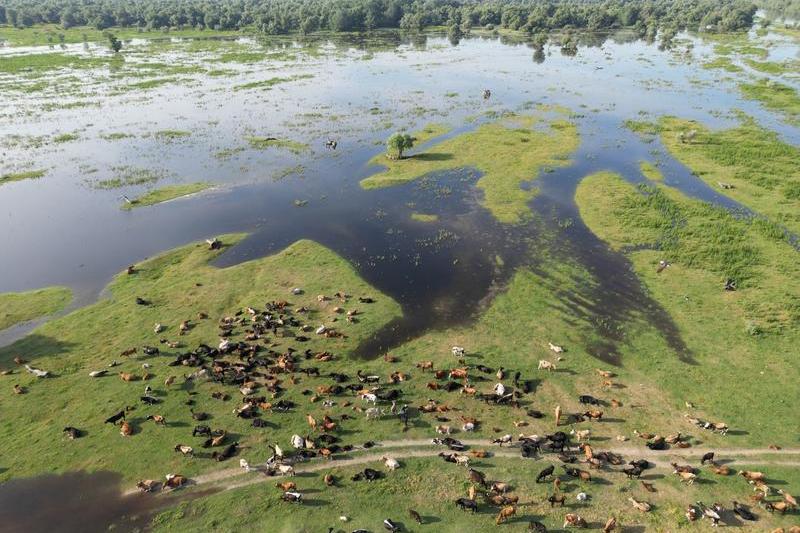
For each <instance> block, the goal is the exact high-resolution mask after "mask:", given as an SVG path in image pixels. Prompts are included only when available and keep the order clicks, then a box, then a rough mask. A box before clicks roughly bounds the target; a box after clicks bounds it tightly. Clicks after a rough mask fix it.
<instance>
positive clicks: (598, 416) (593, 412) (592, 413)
mask: <svg viewBox="0 0 800 533" xmlns="http://www.w3.org/2000/svg"><path fill="white" fill-rule="evenodd" d="M583 416H585V417H586V418H588V419H590V420H602V418H603V411H600V410H598V409H590V410H588V411H586V412H585V413H583Z"/></svg>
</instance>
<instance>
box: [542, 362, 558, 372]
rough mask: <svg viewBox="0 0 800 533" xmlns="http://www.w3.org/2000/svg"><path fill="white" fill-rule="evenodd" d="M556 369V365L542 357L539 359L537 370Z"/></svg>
mask: <svg viewBox="0 0 800 533" xmlns="http://www.w3.org/2000/svg"><path fill="white" fill-rule="evenodd" d="M555 369H556V365H555V364H553V363H551V362H550V361H546V360H544V359H540V360H539V370H547V371H550V372H552V371H553V370H555Z"/></svg>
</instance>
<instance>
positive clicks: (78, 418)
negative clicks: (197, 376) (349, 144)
mask: <svg viewBox="0 0 800 533" xmlns="http://www.w3.org/2000/svg"><path fill="white" fill-rule="evenodd" d="M243 237H244V236H243V235H232V236H221V237H220V238H221V240H222V242H223V243H224V244H225V245H226V246H228V245H231V244H233V243H235V242H238V241H240V240H241V239H242V238H243ZM220 253H221V252H220V251H211V250H209V249H208V245H207V244H206V243H197V244H191V245H188V246H185V247H182V248H179V249H177V250H174V251H172V252H169V253H167V254H164V255H162V256H159V257H157V258H155V259H152V260H149V261H147V262H145V263H142V264H140V265H138V266H137V268H138V273H136V274H133V275H127V274H125V273H122V274H120V275H119V276H118V277H116V278H115V279H114V281H113V282H112V283H111V285H110V287H109V288H108V294H109V297H108V298H107V299H103V300H101V301H100V302H98V303H96V304H93V305H91V306H89V307H86V308H83V309H80V310H78V311H75V312H73V313H71V314H69V315H67V316H64V317H61V318H58V319H56V320H53V321H51V322H49V323H47V324H45V325H43V326H41V327H39V328H37V329H36V330H35V331H34V332H33V333H32V334H31V335H29V336H28V337H26V338H24V339H22V340H21V341H18V342H16V343H15V344H13V345H12V346H10V347H7V348H3V349H0V367H3V368H9V367H13V366H14V363H13V362H12V361H11V359H12V358H13V357H14V356H17V355H20V356H22V357H24V358H26V359H28V360H30V361H31V364H33V365H34V366H36V367H38V368H44V369H46V370H49V371H51V372H53V374H54V375H55V377H52V378H50V379H46V380H42V379H38V378H36V377H34V376H31V375H29V374H27V373H25V372H22V373H16V372H15V373H14V374H13V376H11V377H2V376H0V380H1V381H2V383H1V385H2V387H3V389H4V390H6V391H10V388H11V386H12V384H13V383H19V384H20V385H21V386H23V387H26V388H27V390H28V393H27V394H25V395H13V394H11V393H10V392H8V393H7V394H5V395H4V400H3V408H4V410H8V412H12V413H15V416H14V417H3V418H2V420H0V445H1V446H2V447H3V449H4V450H5V451H4V455H3V457H4V460H3V461H4V469H3V471H2V472H0V479H8V478H9V477H12V476H13V477H23V476H27V475H34V474H42V473H52V472H63V471H66V470H74V469H87V470H99V469H112V470H115V471H118V472H121V473H122V474H123V476H124V477H125V478H126V480H127V481H128V482H129V483H130V482H132V481H133V480H135V479H138V478H141V477H161V476H163V473H162V472H167V471H173V470H180V471H182V472H186V473H190V474H191V475H194V474H196V473H198V472H200V471H203V470H216V469H218V468H219V467H220V464H219V463H217V462H216V461H208V460H202V459H197V460H193V461H188V462H187V460H186V459H185V458H181V457H178V456H177V455H178V454H175V453H174V452H173V450H172V449H173V447H174V446H175V443H176V442H181V441H187V442H188V441H191V440H193V439H191V436H190V434H191V427H192V425H193V423H194V421H193V420H192V418H191V415H190V412H189V407H188V406H187V405H186V404H185V401H186V400H187V399H188V398H189V396H188V395H187V392H189V391H190V389H193V390H194V392H197V393H198V394H197V395H196V396H193V397H194V398H195V399H196V401H197V405H196V406H195V409H197V410H203V411H206V412H209V413H211V416H212V419H211V424H212V425H213V426H214V427H224V428H226V429H227V430H228V431H229V433H230V434H231V435H232V439H233V440H239V442H240V443H241V444H242V445H243V446H249V447H251V451H255V450H259V452H260V451H266V450H267V448H266V446H265V441H267V440H270V441H273V442H275V430H274V429H270V430H256V429H254V428H252V427H251V426H250V423H249V421H247V420H242V419H238V418H237V417H235V416H233V415H232V414H231V409H233V406H234V404H238V403H239V400H238V398H237V399H234V400H232V401H230V402H223V401H218V400H214V399H212V398H211V397H210V395H211V393H212V392H213V391H215V390H220V386H219V385H217V384H213V383H211V382H198V383H197V384H196V385H195V386H194V387H189V385H182V383H183V378H182V377H181V376H182V375H183V374H184V373H186V369H185V368H174V367H169V366H167V363H169V362H170V361H172V360H173V359H174V357H175V355H177V354H179V353H183V352H184V351H186V349H187V348H178V349H170V348H169V347H168V346H166V345H162V344H159V339H161V338H168V339H171V340H175V341H178V340H179V341H181V343H182V344H183V345H184V346H188V347H191V348H189V349H193V348H194V347H196V346H197V345H198V344H199V343H201V342H211V343H212V344H215V345H216V344H217V343H218V342H219V341H218V334H219V328H218V322H217V321H218V320H219V319H220V318H222V317H224V316H229V315H230V316H232V315H233V314H234V313H236V312H238V311H240V310H242V309H243V308H244V307H245V306H248V305H252V306H255V307H258V308H262V309H263V306H264V304H265V302H269V301H273V300H289V301H290V302H291V307H292V308H295V307H300V306H306V307H308V308H309V312H308V314H299V313H298V315H297V316H298V319H299V320H301V321H303V322H308V323H309V324H312V325H313V326H314V327H316V326H318V325H319V324H320V323H325V324H327V325H328V326H331V327H332V326H335V327H336V328H337V329H339V330H340V331H342V332H343V333H346V335H347V337H346V338H338V339H326V338H324V337H322V336H318V335H314V334H313V332H312V333H311V334H310V335H309V337H311V338H310V340H309V341H308V342H305V343H300V342H299V341H295V340H294V339H290V338H288V337H286V338H283V339H276V342H278V343H280V344H281V347H280V348H277V347H276V349H278V350H280V351H284V350H286V349H288V348H289V347H290V346H293V347H296V348H298V349H300V348H302V350H305V349H310V350H311V351H312V353H316V352H319V351H322V350H330V351H331V352H333V353H335V354H336V362H333V363H331V364H330V365H328V367H329V368H330V369H336V368H338V369H340V370H341V369H342V368H343V365H345V366H346V365H348V364H351V363H350V362H349V359H348V358H347V354H348V353H349V351H350V350H351V349H353V348H354V347H355V345H356V343H357V342H358V340H359V339H363V338H366V336H368V335H370V334H371V333H372V332H374V331H376V329H377V328H378V327H380V326H382V325H383V324H384V323H386V321H388V320H389V319H391V318H393V317H396V316H399V314H400V308H399V306H398V305H397V304H396V303H394V302H392V300H391V299H389V298H388V297H385V296H383V295H381V294H380V293H379V292H378V291H375V290H374V289H372V288H371V287H370V286H369V285H367V284H366V283H365V282H363V281H362V280H360V279H359V278H358V276H357V275H356V273H355V271H354V270H353V269H352V267H351V266H350V265H349V264H348V263H347V262H346V261H344V260H343V259H341V258H339V257H338V256H336V255H335V254H333V253H332V252H330V251H329V250H327V249H326V248H323V247H322V246H319V245H317V244H315V243H312V242H309V241H300V242H298V243H295V244H294V245H292V246H290V247H289V248H287V249H286V250H284V251H282V252H280V253H278V254H276V255H274V256H270V257H266V258H263V259H258V260H254V261H249V262H246V263H242V264H239V265H236V266H234V267H230V268H226V269H217V268H214V267H211V266H209V265H208V261H210V260H211V259H213V258H215V257H217V256H218V255H219V254H220ZM298 286H299V287H302V288H303V289H304V291H305V293H304V294H303V295H299V296H295V295H293V294H292V293H291V289H292V288H293V287H298ZM336 291H347V292H348V293H350V294H352V295H354V296H353V301H354V302H355V303H353V302H351V303H350V304H348V308H351V307H356V306H357V307H358V308H359V309H360V311H361V314H360V315H359V320H358V322H355V323H349V322H347V321H345V320H344V318H343V317H342V315H340V314H338V313H336V312H335V311H334V308H335V307H336V306H337V305H339V304H338V303H336V302H333V301H331V302H318V301H317V295H318V294H328V295H331V296H332V295H333V294H334V293H335V292H336ZM137 296H138V297H143V298H146V299H147V300H149V301H150V302H151V305H149V306H141V305H137V304H136V302H135V298H136V297H137ZM356 296H370V297H372V298H374V299H375V300H376V302H375V303H373V304H369V305H365V304H358V303H357V301H356V300H355V297H356ZM201 311H204V312H206V313H208V315H209V317H210V318H209V319H201V318H198V313H199V312H201ZM336 318H338V321H336V322H334V320H335V319H336ZM183 320H190V321H191V324H192V326H193V327H192V329H191V330H190V331H189V332H187V333H186V334H185V335H179V331H178V325H179V323H180V322H181V321H183ZM157 322H158V323H161V324H162V325H163V326H164V328H165V329H164V331H162V332H161V333H158V334H156V333H154V331H153V325H154V324H155V323H157ZM237 336H238V335H237ZM242 338H243V337H242ZM146 344H147V345H152V346H158V347H159V348H160V349H161V352H162V353H161V354H160V355H158V356H152V357H148V356H145V355H144V354H142V353H141V347H142V346H143V345H146ZM134 346H138V347H139V348H140V353H139V354H137V355H136V356H134V357H131V358H126V357H120V352H121V351H122V350H125V349H127V348H130V347H134ZM113 360H117V361H119V363H120V365H119V366H118V367H116V368H113V369H109V374H110V375H109V376H108V377H106V378H100V379H92V378H90V377H89V376H88V373H89V372H90V371H93V370H99V369H104V368H108V364H109V363H110V362H111V361H113ZM144 362H147V363H148V364H150V365H151V368H150V369H149V372H150V373H152V374H153V375H154V377H153V379H152V380H150V381H147V382H142V381H138V382H133V383H125V382H123V381H121V380H120V379H119V377H117V375H116V373H117V372H118V371H122V372H133V373H136V374H138V375H139V376H141V375H142V374H143V373H144V370H143V369H142V363H144ZM326 368H327V367H326ZM351 370H352V369H351ZM170 375H176V376H178V380H177V382H176V383H175V385H174V386H172V387H166V386H164V380H165V379H166V378H167V377H168V376H170ZM12 380H13V381H12ZM321 382H322V381H321V380H320V383H321ZM145 384H150V385H151V386H152V387H153V389H155V393H154V394H155V396H157V397H159V398H161V400H163V402H162V403H161V404H159V405H157V406H154V407H145V406H143V405H142V404H141V402H140V401H139V396H141V395H142V392H143V390H144V387H145ZM309 385H311V384H310V383H309ZM187 387H189V388H187ZM228 392H233V393H236V395H237V396H239V393H238V391H236V389H235V388H233V389H231V388H229V391H228ZM284 397H286V398H291V399H292V400H293V401H296V402H302V404H303V406H304V407H305V406H306V405H308V400H307V397H305V396H302V395H301V394H300V390H298V389H297V388H295V387H292V391H291V394H288V395H284ZM125 405H131V406H138V407H137V408H136V410H135V411H133V412H131V413H130V414H129V415H128V420H129V421H130V422H131V423H133V424H134V427H135V428H136V434H134V435H133V436H132V437H130V438H127V439H126V438H122V437H121V436H120V435H119V429H118V428H115V427H113V426H111V425H110V424H104V423H103V420H104V419H105V418H106V417H107V416H109V415H110V414H112V413H114V412H117V411H118V410H119V409H121V408H122V407H124V406H125ZM148 414H162V415H164V416H166V420H167V422H168V424H167V426H166V427H158V426H155V425H153V424H152V422H149V421H146V420H145V417H146V416H147V415H148ZM267 417H268V418H271V419H272V422H273V423H275V424H278V425H280V426H281V427H283V430H282V433H284V432H285V433H286V436H287V437H288V436H289V435H291V434H292V433H293V432H296V431H297V430H296V429H295V426H298V425H299V424H302V423H304V422H303V417H304V412H297V413H295V414H290V415H289V416H288V417H283V416H280V417H277V416H275V417H273V416H270V415H267ZM65 425H71V426H75V427H78V428H81V429H82V430H84V431H86V436H85V437H83V438H81V439H78V440H76V441H73V442H69V441H67V440H64V439H62V435H61V430H62V428H63V427H64V426H65ZM283 440H285V439H281V444H283ZM197 449H198V450H199V449H200V448H199V446H198V448H197Z"/></svg>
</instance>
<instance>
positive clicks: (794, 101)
mask: <svg viewBox="0 0 800 533" xmlns="http://www.w3.org/2000/svg"><path fill="white" fill-rule="evenodd" d="M739 90H740V91H742V94H743V95H744V96H745V98H749V99H750V100H758V101H759V102H761V103H762V104H763V105H764V107H766V108H767V109H769V110H770V111H775V112H777V113H781V114H782V115H783V116H784V117H786V120H787V121H788V122H790V123H792V124H794V125H800V96H799V95H798V94H797V90H796V89H795V88H794V87H790V86H789V85H784V84H782V83H778V82H776V81H772V80H768V79H762V80H759V81H757V82H755V83H742V84H740V85H739Z"/></svg>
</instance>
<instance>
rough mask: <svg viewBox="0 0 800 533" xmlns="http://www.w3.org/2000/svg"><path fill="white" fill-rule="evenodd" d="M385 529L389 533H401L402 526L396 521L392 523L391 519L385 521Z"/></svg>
mask: <svg viewBox="0 0 800 533" xmlns="http://www.w3.org/2000/svg"><path fill="white" fill-rule="evenodd" d="M383 528H384V529H385V530H386V531H389V533H397V532H398V531H400V526H399V525H398V524H396V523H395V522H394V521H392V519H391V518H386V519H384V521H383Z"/></svg>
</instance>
